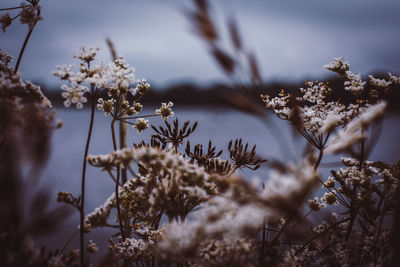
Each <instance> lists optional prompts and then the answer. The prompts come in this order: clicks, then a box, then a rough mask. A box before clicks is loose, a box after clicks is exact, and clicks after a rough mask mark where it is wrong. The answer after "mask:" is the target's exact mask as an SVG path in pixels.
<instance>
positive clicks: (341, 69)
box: [323, 57, 350, 74]
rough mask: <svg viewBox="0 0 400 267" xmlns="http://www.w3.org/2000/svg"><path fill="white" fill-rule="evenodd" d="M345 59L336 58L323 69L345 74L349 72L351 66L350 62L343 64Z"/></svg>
mask: <svg viewBox="0 0 400 267" xmlns="http://www.w3.org/2000/svg"><path fill="white" fill-rule="evenodd" d="M343 60H344V58H343V57H336V58H334V59H333V61H331V62H329V63H328V64H326V65H324V66H323V67H324V68H325V69H327V70H330V71H333V72H336V73H339V74H344V73H345V72H346V71H348V70H349V68H350V64H349V62H348V61H345V62H343Z"/></svg>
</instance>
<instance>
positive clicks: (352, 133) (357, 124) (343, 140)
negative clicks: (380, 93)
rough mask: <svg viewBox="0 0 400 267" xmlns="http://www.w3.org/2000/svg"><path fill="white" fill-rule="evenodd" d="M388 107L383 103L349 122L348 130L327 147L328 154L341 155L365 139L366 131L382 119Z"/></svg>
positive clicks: (340, 133) (342, 131) (342, 132)
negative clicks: (370, 125) (373, 123)
mask: <svg viewBox="0 0 400 267" xmlns="http://www.w3.org/2000/svg"><path fill="white" fill-rule="evenodd" d="M386 106H387V105H386V103H385V102H381V103H378V104H376V105H374V106H371V107H369V108H367V109H366V110H365V111H364V112H363V113H362V114H361V115H359V117H357V118H355V119H353V120H352V121H351V122H349V123H348V124H347V126H346V128H345V129H344V130H341V131H340V132H339V133H338V134H337V136H336V138H334V139H332V141H331V142H330V143H329V144H328V146H327V149H326V152H327V153H340V152H342V151H345V150H347V149H348V148H349V147H351V146H352V145H353V144H355V143H357V142H359V141H361V140H362V139H364V138H365V137H366V133H365V131H364V129H365V128H366V127H367V126H368V125H369V124H371V123H372V122H374V121H376V120H378V119H380V118H381V117H382V115H383V114H384V112H385V109H386Z"/></svg>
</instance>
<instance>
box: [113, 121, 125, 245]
mask: <svg viewBox="0 0 400 267" xmlns="http://www.w3.org/2000/svg"><path fill="white" fill-rule="evenodd" d="M114 125H115V120H114V119H113V120H112V121H111V134H112V141H113V147H114V150H117V140H116V137H115V129H114ZM119 178H120V167H117V182H116V183H115V201H116V204H117V213H118V221H119V226H120V230H121V235H122V238H123V239H124V240H125V232H124V227H123V225H122V216H121V210H120V207H119V204H120V203H119Z"/></svg>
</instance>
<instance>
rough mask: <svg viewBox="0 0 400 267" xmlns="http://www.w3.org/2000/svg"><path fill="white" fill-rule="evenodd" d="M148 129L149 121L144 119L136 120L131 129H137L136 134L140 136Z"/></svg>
mask: <svg viewBox="0 0 400 267" xmlns="http://www.w3.org/2000/svg"><path fill="white" fill-rule="evenodd" d="M148 127H149V120H146V119H142V118H139V119H136V123H135V125H133V128H136V129H137V132H138V134H141V133H142V131H143V130H146V129H147V128H148Z"/></svg>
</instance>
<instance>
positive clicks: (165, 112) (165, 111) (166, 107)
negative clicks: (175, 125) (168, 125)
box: [156, 101, 174, 120]
mask: <svg viewBox="0 0 400 267" xmlns="http://www.w3.org/2000/svg"><path fill="white" fill-rule="evenodd" d="M173 105H174V103H172V102H171V101H170V102H168V104H166V103H161V107H160V108H159V109H157V110H156V114H160V115H161V117H163V119H164V120H166V119H168V117H172V116H174V112H173V111H172V109H171V107H172V106H173Z"/></svg>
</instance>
